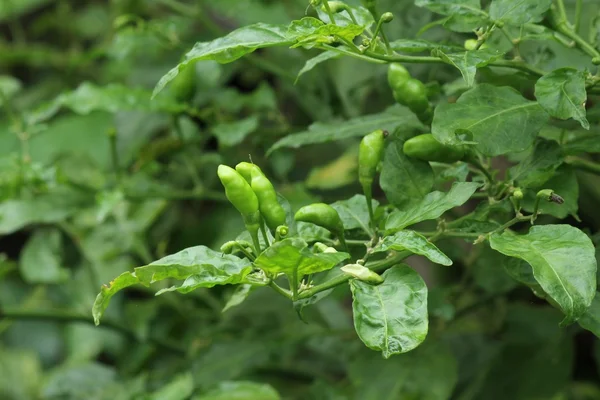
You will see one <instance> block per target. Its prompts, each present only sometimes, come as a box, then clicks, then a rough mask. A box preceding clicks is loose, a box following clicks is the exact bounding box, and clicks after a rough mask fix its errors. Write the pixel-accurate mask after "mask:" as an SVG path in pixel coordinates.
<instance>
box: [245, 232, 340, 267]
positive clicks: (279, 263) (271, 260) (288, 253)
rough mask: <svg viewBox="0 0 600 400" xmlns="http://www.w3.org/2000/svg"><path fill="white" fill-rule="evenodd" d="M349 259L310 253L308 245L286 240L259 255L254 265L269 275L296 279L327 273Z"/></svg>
mask: <svg viewBox="0 0 600 400" xmlns="http://www.w3.org/2000/svg"><path fill="white" fill-rule="evenodd" d="M348 258H350V254H348V253H343V252H338V253H312V252H311V251H310V250H309V249H308V244H307V243H306V242H305V241H304V240H302V239H300V238H287V239H284V240H282V241H280V242H277V243H274V244H273V245H272V246H271V247H269V248H268V249H266V250H265V251H263V252H262V253H261V255H260V256H258V258H257V259H256V260H255V261H254V265H255V266H256V267H258V268H260V269H262V270H264V271H266V272H269V273H274V274H278V273H284V274H286V275H288V276H292V275H293V274H294V272H296V273H297V276H298V277H301V276H303V275H307V274H313V273H316V272H322V271H327V270H329V269H331V268H333V267H335V266H336V265H337V264H339V263H340V262H342V261H343V260H346V259H348Z"/></svg>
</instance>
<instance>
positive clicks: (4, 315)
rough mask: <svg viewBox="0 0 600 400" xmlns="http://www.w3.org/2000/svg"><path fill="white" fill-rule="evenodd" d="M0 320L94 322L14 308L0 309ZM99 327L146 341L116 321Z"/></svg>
mask: <svg viewBox="0 0 600 400" xmlns="http://www.w3.org/2000/svg"><path fill="white" fill-rule="evenodd" d="M0 319H19V320H42V321H60V322H83V323H86V324H90V325H94V320H93V319H92V318H91V317H88V316H87V315H84V314H80V313H77V312H74V311H64V310H19V309H16V308H2V309H0ZM99 327H100V328H107V329H112V330H114V331H117V332H120V333H122V334H123V335H124V336H127V337H129V338H131V339H134V340H136V341H138V342H140V343H145V342H146V340H144V339H142V338H140V337H139V336H138V335H137V334H136V333H135V332H134V331H132V330H130V329H129V328H127V327H126V326H124V325H122V324H120V323H118V322H116V321H111V320H109V319H106V318H105V319H103V320H102V325H99ZM147 341H148V342H151V343H154V344H156V345H158V346H160V347H164V348H165V349H167V350H170V351H173V352H175V353H177V354H181V355H185V354H186V350H185V349H184V348H183V347H181V346H179V345H178V344H176V343H173V342H171V341H169V340H165V339H160V338H157V337H154V336H149V337H148V339H147Z"/></svg>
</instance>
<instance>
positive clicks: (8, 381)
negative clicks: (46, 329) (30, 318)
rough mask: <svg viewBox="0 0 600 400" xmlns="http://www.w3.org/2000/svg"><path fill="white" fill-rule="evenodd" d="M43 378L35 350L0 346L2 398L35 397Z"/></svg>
mask: <svg viewBox="0 0 600 400" xmlns="http://www.w3.org/2000/svg"><path fill="white" fill-rule="evenodd" d="M30 329H31V328H30ZM44 378H45V376H44V373H43V368H42V363H41V361H40V357H39V354H37V353H36V352H35V351H31V350H25V349H18V348H14V347H13V348H4V346H2V347H0V394H1V395H2V397H3V398H5V399H10V400H13V399H14V400H28V399H35V398H36V397H38V396H39V394H40V392H39V389H40V386H41V384H42V382H43V379H44ZM38 398H39V397H38Z"/></svg>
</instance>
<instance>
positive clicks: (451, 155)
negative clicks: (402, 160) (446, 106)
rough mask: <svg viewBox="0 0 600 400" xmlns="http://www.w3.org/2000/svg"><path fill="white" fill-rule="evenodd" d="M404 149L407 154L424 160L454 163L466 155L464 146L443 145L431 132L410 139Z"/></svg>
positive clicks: (405, 143)
mask: <svg viewBox="0 0 600 400" xmlns="http://www.w3.org/2000/svg"><path fill="white" fill-rule="evenodd" d="M402 149H403V151H404V154H406V155H407V156H409V157H412V158H417V159H419V160H423V161H437V162H444V163H453V162H455V161H459V160H462V159H463V158H464V157H465V150H464V149H463V148H462V147H457V146H446V145H443V144H441V143H440V142H438V141H437V140H436V139H435V138H434V137H433V135H432V134H431V133H426V134H423V135H419V136H415V137H413V138H411V139H408V140H407V141H406V142H404V146H403V148H402Z"/></svg>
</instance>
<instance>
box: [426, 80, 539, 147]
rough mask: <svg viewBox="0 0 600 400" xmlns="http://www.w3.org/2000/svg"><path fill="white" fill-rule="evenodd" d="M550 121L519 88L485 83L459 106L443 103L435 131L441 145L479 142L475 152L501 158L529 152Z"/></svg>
mask: <svg viewBox="0 0 600 400" xmlns="http://www.w3.org/2000/svg"><path fill="white" fill-rule="evenodd" d="M547 120H548V114H546V112H545V111H544V110H543V108H542V107H541V106H540V105H539V104H538V103H537V102H535V101H529V100H527V99H525V98H524V97H523V96H521V94H520V93H519V92H517V91H516V90H515V89H513V88H510V87H497V86H492V85H489V84H481V85H477V86H476V87H474V88H473V89H471V90H469V91H468V92H465V93H464V94H463V95H462V96H460V98H459V99H458V100H457V101H456V103H443V104H440V105H439V106H438V107H437V108H436V109H435V114H434V117H433V123H432V127H431V132H432V133H433V135H434V136H435V138H436V139H437V140H438V141H440V142H441V143H444V144H448V145H453V144H454V145H456V144H458V143H460V142H461V141H468V142H475V143H476V144H475V145H474V147H475V149H477V150H479V151H480V152H482V153H483V154H485V155H488V156H498V155H501V154H506V153H510V152H517V151H522V150H525V149H527V148H528V147H529V146H531V144H532V143H533V141H534V139H535V137H536V136H537V134H538V133H539V131H540V129H541V128H542V127H543V126H544V124H545V123H546V121H547ZM458 136H464V138H459V137H458Z"/></svg>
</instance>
